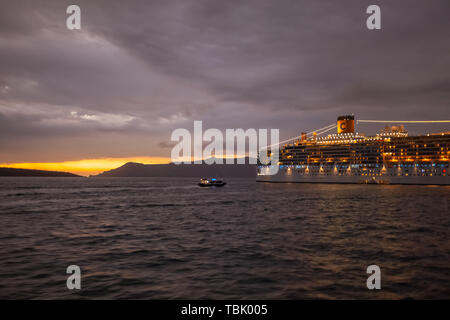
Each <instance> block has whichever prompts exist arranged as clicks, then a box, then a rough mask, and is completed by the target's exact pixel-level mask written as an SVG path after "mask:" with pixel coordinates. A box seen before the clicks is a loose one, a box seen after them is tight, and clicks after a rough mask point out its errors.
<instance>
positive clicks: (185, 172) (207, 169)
mask: <svg viewBox="0 0 450 320" xmlns="http://www.w3.org/2000/svg"><path fill="white" fill-rule="evenodd" d="M224 163H225V159H224ZM93 177H199V178H200V177H222V178H255V177H256V165H254V164H249V158H245V164H236V161H235V163H234V164H211V165H208V164H206V163H205V162H204V161H202V163H201V164H179V165H176V164H174V163H169V164H142V163H136V162H128V163H126V164H124V165H123V166H121V167H119V168H116V169H112V170H109V171H105V172H103V173H100V174H98V175H95V176H93Z"/></svg>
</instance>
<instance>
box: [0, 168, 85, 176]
mask: <svg viewBox="0 0 450 320" xmlns="http://www.w3.org/2000/svg"><path fill="white" fill-rule="evenodd" d="M0 177H81V176H79V175H76V174H73V173H69V172H60V171H45V170H32V169H16V168H2V167H0Z"/></svg>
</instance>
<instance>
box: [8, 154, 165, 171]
mask: <svg viewBox="0 0 450 320" xmlns="http://www.w3.org/2000/svg"><path fill="white" fill-rule="evenodd" d="M127 162H138V163H143V164H167V163H170V158H165V157H130V158H100V159H83V160H74V161H62V162H39V163H32V162H30V163H0V167H4V168H18V169H34V170H48V171H65V172H70V173H74V174H78V175H82V176H88V175H90V174H98V173H101V172H103V171H108V170H111V169H115V168H118V167H120V166H122V165H124V164H125V163H127Z"/></svg>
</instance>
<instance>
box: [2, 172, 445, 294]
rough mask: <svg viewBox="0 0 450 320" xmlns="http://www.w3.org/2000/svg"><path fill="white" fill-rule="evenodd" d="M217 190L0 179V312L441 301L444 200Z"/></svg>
mask: <svg viewBox="0 0 450 320" xmlns="http://www.w3.org/2000/svg"><path fill="white" fill-rule="evenodd" d="M228 182H229V184H228V185H227V186H226V187H224V188H217V189H208V188H199V187H197V186H196V183H197V181H196V180H195V179H186V178H183V179H173V178H170V179H163V178H140V179H139V178H130V179H129V178H98V179H87V178H86V179H84V178H0V259H1V260H0V298H9V299H13V298H26V299H31V298H33V299H36V298H41V299H66V298H96V299H100V298H106V299H110V298H111V299H112V298H114V299H134V298H137V299H166V298H169V299H200V298H205V299H303V298H314V299H315V298H331V299H360V298H369V299H371V298H382V299H391V298H392V299H403V298H427V299H434V298H440V299H443V298H445V299H449V298H450V212H449V203H450V187H442V186H441V187H437V186H386V185H328V184H267V183H256V182H254V181H253V180H246V179H234V180H233V179H230V180H229V181H228ZM72 264H75V265H78V266H80V268H81V272H82V280H81V286H82V289H81V290H78V291H77V290H73V291H71V290H68V289H67V287H66V279H67V277H68V275H67V274H66V268H67V266H69V265H72ZM371 264H376V265H378V266H379V267H380V268H381V287H382V288H381V290H373V291H370V290H368V289H367V287H366V280H367V277H368V276H369V275H368V274H366V268H367V266H369V265H371Z"/></svg>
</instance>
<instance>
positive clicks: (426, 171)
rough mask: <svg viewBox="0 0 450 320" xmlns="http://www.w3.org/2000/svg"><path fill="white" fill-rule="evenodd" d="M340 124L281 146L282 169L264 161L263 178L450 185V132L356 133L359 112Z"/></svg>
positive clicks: (398, 128)
mask: <svg viewBox="0 0 450 320" xmlns="http://www.w3.org/2000/svg"><path fill="white" fill-rule="evenodd" d="M335 127H337V133H335V134H329V135H327V136H325V137H318V135H317V134H314V133H313V134H312V136H311V137H308V135H307V134H306V133H302V135H301V136H300V138H299V139H297V140H294V141H292V142H291V143H288V144H286V145H284V146H282V147H280V150H279V163H278V166H279V170H278V173H277V174H275V175H270V174H269V172H270V170H269V168H268V167H267V166H264V165H261V164H259V165H258V171H257V181H266V182H321V183H378V184H439V185H448V184H450V176H449V172H448V170H449V158H450V149H449V148H450V132H441V133H435V134H426V135H418V136H409V135H408V133H407V132H406V130H405V128H404V126H403V125H399V126H392V127H386V128H384V130H382V132H380V133H379V134H377V135H375V136H365V135H363V134H359V133H357V132H355V118H354V116H353V115H348V116H340V117H338V120H337V124H336V126H335ZM269 152H270V150H269Z"/></svg>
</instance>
